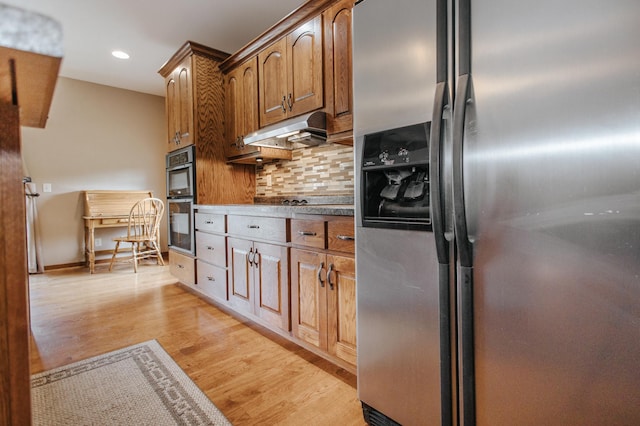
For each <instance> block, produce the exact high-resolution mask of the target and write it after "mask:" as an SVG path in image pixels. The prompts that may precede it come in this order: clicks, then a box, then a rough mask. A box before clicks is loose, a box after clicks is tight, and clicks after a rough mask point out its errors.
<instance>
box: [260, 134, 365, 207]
mask: <svg viewBox="0 0 640 426" xmlns="http://www.w3.org/2000/svg"><path fill="white" fill-rule="evenodd" d="M292 155H293V157H292V159H291V160H290V161H286V160H281V161H279V162H277V163H270V164H263V165H260V166H257V168H256V197H275V196H282V195H350V196H353V185H354V169H353V147H352V146H348V145H339V144H332V143H327V144H323V145H319V146H315V147H310V148H303V149H297V150H294V151H293V153H292ZM269 176H270V177H271V185H268V183H269V182H268V177H269Z"/></svg>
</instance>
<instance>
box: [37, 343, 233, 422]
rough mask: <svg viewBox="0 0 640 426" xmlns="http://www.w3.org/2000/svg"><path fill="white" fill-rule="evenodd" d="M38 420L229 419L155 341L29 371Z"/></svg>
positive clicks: (175, 420) (168, 420) (190, 420)
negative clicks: (39, 371) (36, 371)
mask: <svg viewBox="0 0 640 426" xmlns="http://www.w3.org/2000/svg"><path fill="white" fill-rule="evenodd" d="M31 388H32V389H31V401H32V412H33V424H34V425H48V426H50V425H154V426H156V425H230V424H231V423H229V421H228V420H227V419H226V418H225V417H224V415H223V414H222V413H221V412H220V411H219V410H218V409H217V408H216V407H215V406H214V405H213V403H211V401H210V400H209V399H208V398H207V396H206V395H205V394H204V393H203V392H202V391H201V390H200V389H199V388H198V387H197V386H196V385H195V383H193V382H192V381H191V379H190V378H189V377H188V376H187V375H186V373H185V372H184V371H182V369H181V368H180V367H179V366H178V364H176V363H175V361H174V360H173V359H172V358H171V357H170V356H169V354H167V353H166V352H165V351H164V349H163V348H162V346H160V344H159V343H158V342H157V341H155V340H150V341H148V342H144V343H140V344H137V345H134V346H129V347H127V348H124V349H120V350H117V351H113V352H109V353H107V354H104V355H99V356H97V357H93V358H89V359H86V360H84V361H79V362H76V363H73V364H69V365H66V366H64V367H60V368H56V369H53V370H49V371H45V372H42V373H39V374H34V375H33V376H31Z"/></svg>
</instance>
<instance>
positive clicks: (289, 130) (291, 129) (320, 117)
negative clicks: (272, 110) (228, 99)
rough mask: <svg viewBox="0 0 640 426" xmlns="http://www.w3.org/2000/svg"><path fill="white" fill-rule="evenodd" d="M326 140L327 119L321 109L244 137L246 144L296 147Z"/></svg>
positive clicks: (283, 147)
mask: <svg viewBox="0 0 640 426" xmlns="http://www.w3.org/2000/svg"><path fill="white" fill-rule="evenodd" d="M326 140H327V119H326V114H325V113H324V112H323V111H314V112H311V113H309V114H305V115H301V116H298V117H294V118H290V119H288V120H285V121H281V122H279V123H275V124H272V125H270V126H266V127H263V128H262V129H260V130H258V131H256V132H254V133H251V134H249V135H247V136H245V137H244V143H245V144H246V145H256V146H267V147H270V148H280V149H296V148H304V147H307V146H315V145H319V144H321V143H323V142H325V141H326Z"/></svg>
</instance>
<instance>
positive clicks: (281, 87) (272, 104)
mask: <svg viewBox="0 0 640 426" xmlns="http://www.w3.org/2000/svg"><path fill="white" fill-rule="evenodd" d="M286 46H287V44H286V39H282V40H280V41H278V42H276V43H274V44H273V45H271V46H270V47H268V48H267V49H265V50H264V51H262V52H260V54H259V55H258V64H259V67H260V72H259V73H258V78H259V80H260V82H259V87H260V95H261V96H260V99H259V104H260V126H266V125H268V124H271V123H275V122H278V121H280V120H283V119H284V118H286V116H287V110H286V109H285V108H283V107H284V104H283V97H286V94H287V47H286Z"/></svg>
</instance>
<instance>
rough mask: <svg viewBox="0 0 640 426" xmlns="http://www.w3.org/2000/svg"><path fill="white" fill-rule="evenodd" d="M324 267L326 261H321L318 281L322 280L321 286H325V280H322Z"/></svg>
mask: <svg viewBox="0 0 640 426" xmlns="http://www.w3.org/2000/svg"><path fill="white" fill-rule="evenodd" d="M323 269H324V262H320V267H319V268H318V281H319V282H320V287H324V281H322V270H323Z"/></svg>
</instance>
